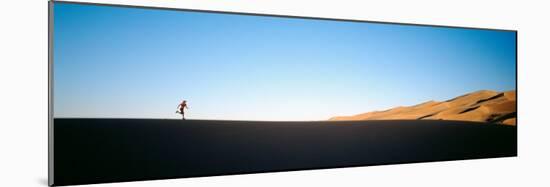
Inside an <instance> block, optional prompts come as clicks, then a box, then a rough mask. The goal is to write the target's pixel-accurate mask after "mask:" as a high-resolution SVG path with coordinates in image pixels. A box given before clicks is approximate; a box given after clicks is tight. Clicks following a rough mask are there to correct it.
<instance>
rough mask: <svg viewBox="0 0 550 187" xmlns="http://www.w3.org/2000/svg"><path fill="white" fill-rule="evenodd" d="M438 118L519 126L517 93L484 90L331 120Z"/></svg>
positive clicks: (332, 119)
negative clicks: (444, 99)
mask: <svg viewBox="0 0 550 187" xmlns="http://www.w3.org/2000/svg"><path fill="white" fill-rule="evenodd" d="M396 119H417V120H424V119H438V120H460V121H478V122H489V123H499V124H506V125H516V91H515V90H512V91H506V92H496V91H491V90H481V91H476V92H472V93H468V94H465V95H462V96H458V97H456V98H454V99H450V100H447V101H442V102H440V101H428V102H424V103H421V104H418V105H414V106H406V107H403V106H400V107H395V108H392V109H389V110H384V111H374V112H367V113H362V114H357V115H353V116H336V117H332V118H330V119H329V120H331V121H342V120H396Z"/></svg>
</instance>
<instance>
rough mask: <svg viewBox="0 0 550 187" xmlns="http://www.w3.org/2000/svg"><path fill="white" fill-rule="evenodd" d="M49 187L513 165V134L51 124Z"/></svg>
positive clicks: (398, 124)
mask: <svg viewBox="0 0 550 187" xmlns="http://www.w3.org/2000/svg"><path fill="white" fill-rule="evenodd" d="M54 128H55V129H54V132H55V139H54V142H55V146H54V175H55V177H54V184H55V185H68V184H84V183H100V182H117V181H132V180H150V179H167V178H178V177H196V176H211V175H223V174H241V173H254V172H266V171H285V170H301V169H315V168H333V167H348V166H368V165H381V164H396V163H410V162H426V161H443V160H456V159H475V158H488V157H505V156H515V155H516V152H517V136H516V127H515V126H500V125H487V124H480V123H475V122H457V121H441V120H435V121H430V120H411V121H333V122H246V121H202V120H187V121H180V120H146V119H55V120H54Z"/></svg>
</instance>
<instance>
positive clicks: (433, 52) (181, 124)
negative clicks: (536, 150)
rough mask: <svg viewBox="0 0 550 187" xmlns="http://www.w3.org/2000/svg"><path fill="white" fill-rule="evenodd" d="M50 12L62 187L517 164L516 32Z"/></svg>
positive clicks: (86, 8)
mask: <svg viewBox="0 0 550 187" xmlns="http://www.w3.org/2000/svg"><path fill="white" fill-rule="evenodd" d="M52 6H53V18H52V23H53V27H52V31H53V36H52V45H53V48H52V51H53V52H52V56H53V63H52V64H51V66H52V69H51V72H50V73H51V74H50V75H51V78H52V82H51V86H52V87H51V89H52V93H53V95H52V96H53V97H52V104H53V113H52V115H53V124H52V125H53V130H54V149H53V151H54V152H53V154H54V157H53V159H54V160H53V163H54V165H53V168H54V172H55V175H54V181H55V184H56V185H70V184H89V183H101V182H120V181H132V180H150V179H169V178H180V177H200V176H215V175H227V174H245V173H257V172H274V171H293V170H304V169H323V168H338V167H355V166H371V165H385V164H401V163H416V162H430V161H448V160H461V159H480V158H496V157H510V156H516V155H517V126H518V120H517V99H516V98H517V96H516V95H517V85H516V83H517V82H516V78H517V77H516V76H517V75H516V71H517V69H516V68H517V66H516V65H517V62H516V58H517V56H516V55H517V54H516V45H517V44H516V42H517V37H516V34H517V33H516V32H515V31H507V30H493V29H473V28H459V27H444V26H426V25H412V24H395V23H379V22H363V21H345V20H331V19H318V18H295V17H286V16H266V15H248V14H233V13H218V12H203V11H192V10H164V9H154V8H135V7H121V6H105V5H90V4H78V3H63V2H55V3H54V4H53V5H52Z"/></svg>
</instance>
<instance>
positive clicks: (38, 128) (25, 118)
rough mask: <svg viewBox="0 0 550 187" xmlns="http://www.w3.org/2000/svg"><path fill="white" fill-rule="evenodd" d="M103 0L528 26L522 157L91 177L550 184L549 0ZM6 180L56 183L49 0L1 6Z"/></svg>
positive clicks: (522, 36)
mask: <svg viewBox="0 0 550 187" xmlns="http://www.w3.org/2000/svg"><path fill="white" fill-rule="evenodd" d="M93 2H103V3H117V4H132V5H146V6H162V7H177V8H191V9H205V10H221V11H237V12H250V13H265V14H282V15H296V16H312V17H328V18H344V19H359V20H373V21H392V22H405V23H421V24H437V25H452V26H469V27H484V28H501V29H517V30H519V36H518V40H519V41H518V47H519V53H518V57H519V61H518V62H519V68H518V69H519V78H518V79H519V83H518V91H519V93H518V96H519V99H518V101H519V118H518V119H519V157H515V158H500V159H481V160H467V161H450V162H433V163H420V164H402V165H390V166H374V167H358V168H346V169H328V170H310V171H297V172H280V173H265V174H250V175H233V176H221V177H202V178H190V179H174V180H157V181H145V182H126V183H111V184H101V185H90V186H113V187H114V186H160V187H164V186H199V187H201V186H243V187H245V186H341V185H345V186H365V185H372V186H405V185H407V186H409V185H410V186H460V187H464V186H499V187H503V186H550V182H549V181H548V180H549V179H548V178H549V177H548V173H549V172H550V171H549V170H550V162H549V159H550V145H549V144H550V138H549V137H550V125H549V124H548V122H549V120H548V119H547V116H549V115H550V114H549V110H548V109H549V108H548V107H549V106H550V103H549V100H548V98H547V97H548V96H547V95H548V93H549V92H550V86H549V85H550V83H548V82H550V76H548V74H550V72H548V71H549V68H548V67H550V65H549V63H550V58H549V57H548V55H550V48H549V47H548V45H549V44H550V37H549V35H550V24H549V21H548V19H547V18H546V19H545V17H550V15H549V13H548V10H549V9H550V6H549V5H547V4H546V3H545V2H544V1H529V0H524V1H513V2H512V1H510V2H508V1H503V0H500V1H475V0H461V1H452V2H451V1H438V0H416V1H407V0H400V1H398V0H386V1H361V0H353V1H352V0H328V1H323V2H320V1H305V0H261V1H259V0H256V1H252V0H231V1H219V0H218V1H215V0H192V1H191V0H185V1H183V0H180V1H170V0H154V1H153V0H148V1H146V0H139V1H138V0H132V1H130V0H95V1H93ZM0 14H1V16H0V25H1V27H0V32H1V34H0V46H1V50H0V51H1V53H0V128H1V129H0V186H46V184H47V1H46V0H36V1H20V0H11V1H3V2H2V6H1V11H0Z"/></svg>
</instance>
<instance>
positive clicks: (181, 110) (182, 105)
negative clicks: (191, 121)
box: [176, 100, 189, 120]
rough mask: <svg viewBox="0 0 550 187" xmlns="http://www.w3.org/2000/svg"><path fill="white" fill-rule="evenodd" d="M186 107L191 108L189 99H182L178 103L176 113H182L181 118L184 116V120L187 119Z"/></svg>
mask: <svg viewBox="0 0 550 187" xmlns="http://www.w3.org/2000/svg"><path fill="white" fill-rule="evenodd" d="M184 108H187V109H189V107H187V101H186V100H183V101H181V103H180V104H179V105H178V108H177V111H176V113H180V114H181V118H182V119H183V120H185V112H184Z"/></svg>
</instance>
